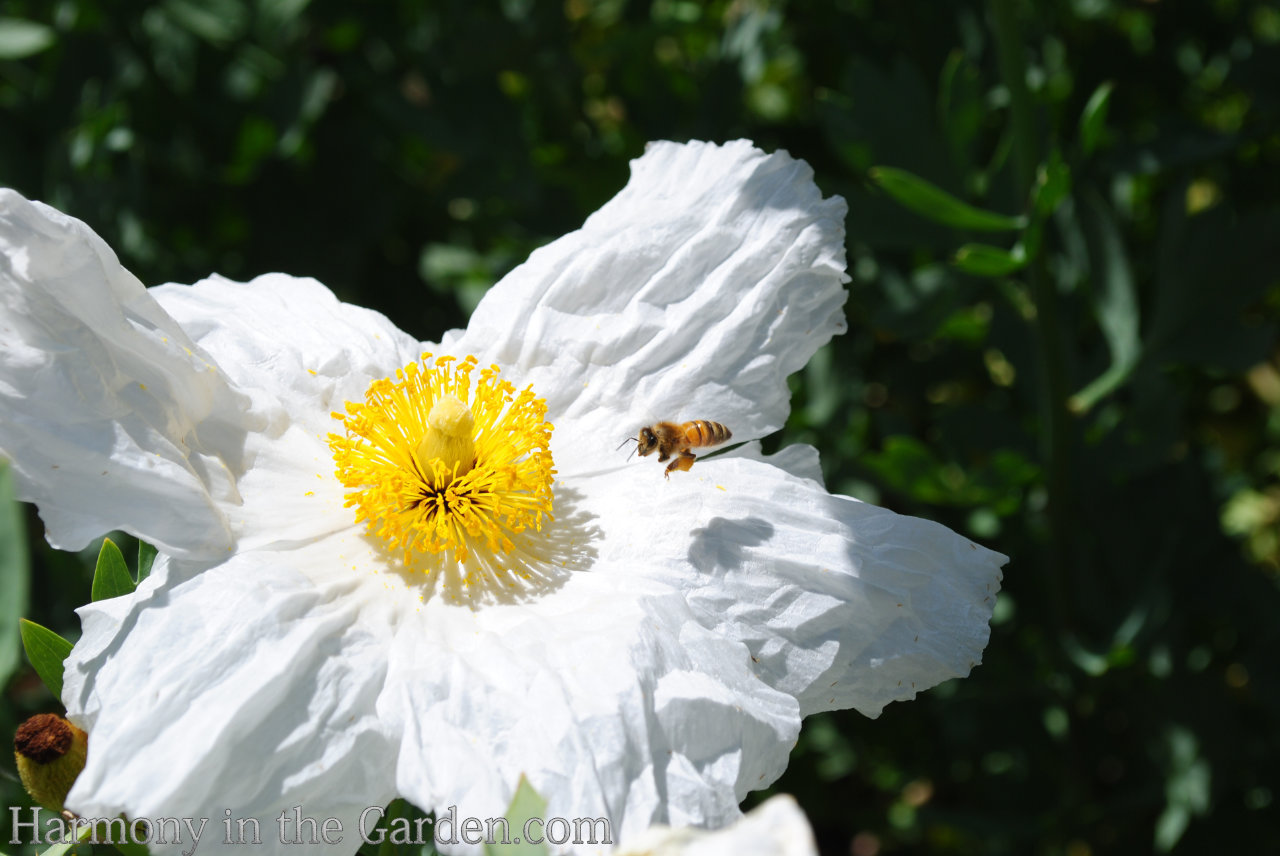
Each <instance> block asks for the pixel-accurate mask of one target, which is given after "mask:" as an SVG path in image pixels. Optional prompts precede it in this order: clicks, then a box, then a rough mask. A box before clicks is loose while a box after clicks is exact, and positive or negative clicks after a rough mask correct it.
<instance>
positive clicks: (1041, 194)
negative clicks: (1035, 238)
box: [1035, 148, 1071, 217]
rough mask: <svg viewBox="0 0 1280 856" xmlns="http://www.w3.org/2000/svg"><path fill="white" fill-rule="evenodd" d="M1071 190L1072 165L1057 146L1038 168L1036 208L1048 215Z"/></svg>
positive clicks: (1042, 214)
mask: <svg viewBox="0 0 1280 856" xmlns="http://www.w3.org/2000/svg"><path fill="white" fill-rule="evenodd" d="M1070 192H1071V167H1069V166H1067V165H1066V163H1065V162H1064V161H1063V160H1062V154H1061V153H1060V152H1059V151H1058V150H1057V149H1056V148H1055V149H1054V150H1053V151H1052V152H1051V153H1050V154H1049V160H1048V161H1046V162H1045V163H1043V164H1041V165H1040V168H1039V169H1038V170H1036V186H1035V196H1036V210H1037V211H1038V212H1040V216H1042V217H1048V216H1049V215H1050V214H1052V213H1053V212H1054V210H1055V209H1056V208H1057V207H1058V206H1059V205H1060V204H1061V203H1062V200H1063V199H1066V198H1067V194H1069V193H1070Z"/></svg>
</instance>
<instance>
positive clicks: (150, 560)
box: [138, 541, 156, 582]
mask: <svg viewBox="0 0 1280 856" xmlns="http://www.w3.org/2000/svg"><path fill="white" fill-rule="evenodd" d="M155 561H156V548H155V547H152V546H151V545H150V544H148V543H147V542H146V541H139V542H138V582H142V581H143V580H145V579H146V578H147V577H149V576H151V566H152V565H154V564H155Z"/></svg>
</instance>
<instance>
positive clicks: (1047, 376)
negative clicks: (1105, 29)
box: [990, 0, 1071, 631]
mask: <svg viewBox="0 0 1280 856" xmlns="http://www.w3.org/2000/svg"><path fill="white" fill-rule="evenodd" d="M1015 2H1016V0H991V5H990V9H991V19H992V23H993V26H994V30H995V40H996V50H997V52H998V54H999V60H1000V74H1001V76H1002V77H1003V78H1004V83H1005V86H1006V87H1008V89H1009V114H1010V122H1011V124H1012V126H1013V168H1014V174H1015V180H1016V185H1015V186H1016V188H1017V191H1018V194H1019V195H1020V196H1021V198H1022V199H1024V200H1028V202H1029V200H1030V199H1031V190H1032V186H1033V182H1034V181H1035V171H1036V166H1037V164H1039V162H1040V160H1041V158H1040V156H1039V142H1038V140H1037V137H1036V128H1035V115H1034V110H1033V106H1032V103H1031V93H1030V92H1028V90H1027V62H1026V50H1025V48H1024V46H1023V44H1022V36H1021V34H1020V32H1019V30H1018V18H1017V12H1016V9H1015ZM1032 228H1035V227H1034V226H1033V227H1032ZM1028 280H1029V284H1030V286H1031V298H1032V301H1033V302H1034V303H1035V308H1036V317H1035V328H1034V329H1035V339H1036V356H1037V362H1038V363H1039V368H1040V375H1041V379H1042V383H1041V390H1040V392H1041V394H1040V402H1039V406H1040V424H1041V432H1042V433H1041V438H1040V440H1041V458H1042V460H1043V462H1044V465H1045V470H1046V487H1047V489H1048V491H1049V507H1048V515H1049V536H1050V543H1049V551H1048V565H1047V570H1048V579H1046V581H1045V582H1046V587H1047V589H1048V591H1047V595H1048V599H1049V603H1050V610H1051V614H1052V615H1053V619H1054V622H1055V624H1057V626H1058V630H1059V631H1064V630H1066V626H1067V623H1068V620H1067V611H1066V610H1067V604H1068V600H1067V598H1066V591H1065V584H1064V580H1065V574H1066V568H1067V565H1068V562H1067V559H1068V550H1069V546H1070V544H1071V533H1070V530H1069V527H1068V525H1067V520H1068V518H1067V512H1068V510H1069V509H1070V507H1071V501H1070V498H1069V497H1070V481H1069V476H1068V473H1069V464H1068V455H1069V453H1070V447H1069V444H1068V435H1067V432H1068V422H1067V397H1068V395H1069V391H1068V387H1067V377H1066V369H1065V365H1064V362H1063V358H1062V354H1063V349H1062V339H1061V328H1060V327H1059V323H1058V304H1057V294H1056V292H1055V290H1054V288H1053V285H1052V283H1051V282H1050V281H1049V276H1048V272H1047V269H1046V267H1045V263H1044V253H1043V251H1041V252H1040V253H1038V254H1037V255H1036V258H1035V259H1034V260H1033V262H1032V263H1031V265H1030V266H1029V268H1028Z"/></svg>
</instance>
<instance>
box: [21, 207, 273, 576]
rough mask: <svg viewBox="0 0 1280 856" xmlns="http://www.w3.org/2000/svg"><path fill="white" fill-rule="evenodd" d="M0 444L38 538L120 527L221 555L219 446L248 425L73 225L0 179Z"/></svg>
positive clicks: (112, 263) (239, 437)
mask: <svg viewBox="0 0 1280 856" xmlns="http://www.w3.org/2000/svg"><path fill="white" fill-rule="evenodd" d="M0 408H2V415H0V454H3V455H4V456H5V457H7V458H8V459H9V460H10V461H11V462H12V464H13V468H14V472H15V473H16V474H17V483H18V496H19V498H20V499H24V500H27V501H29V502H34V503H36V504H37V505H39V507H40V515H41V517H42V518H43V519H44V522H45V528H46V532H47V534H48V538H49V541H50V543H52V544H53V545H54V546H56V547H61V548H64V549H68V550H77V549H81V548H83V547H85V546H86V545H87V544H88V543H89V541H90V540H92V539H93V538H94V537H96V536H98V535H101V534H102V533H103V532H105V531H109V530H112V529H123V530H125V531H128V532H131V533H133V534H135V535H138V536H139V537H142V538H145V539H146V540H148V541H150V542H151V543H153V544H156V545H158V546H160V547H161V548H162V549H164V550H166V551H167V552H169V553H171V554H177V555H188V556H200V555H203V556H213V555H225V551H226V550H227V549H228V548H229V547H230V545H231V543H232V540H233V535H232V532H231V526H230V524H229V523H228V521H227V520H226V519H225V516H224V514H223V507H224V506H225V504H227V503H229V502H234V499H235V488H234V484H233V476H232V475H231V474H229V473H228V472H226V469H225V468H224V467H223V465H222V462H221V460H220V457H219V456H220V454H221V453H222V451H223V450H225V449H228V448H234V447H236V446H237V445H239V444H242V443H243V438H244V436H245V435H246V433H247V432H249V431H251V430H254V428H255V427H256V426H254V425H253V423H252V420H251V418H250V417H249V415H248V414H247V413H246V412H245V408H244V402H243V399H242V398H241V396H239V395H238V394H237V393H236V392H235V390H234V389H232V388H231V386H230V384H229V383H228V381H227V378H226V377H225V376H224V375H223V374H222V373H221V372H220V371H219V370H218V369H217V367H216V366H214V365H213V364H212V363H210V362H209V361H208V360H207V359H206V358H205V357H204V355H203V354H201V353H199V352H198V351H197V349H196V348H195V346H194V344H193V343H192V342H191V341H190V340H189V339H188V337H187V336H186V335H185V334H184V333H183V332H182V330H181V328H180V327H179V326H178V325H177V324H176V323H175V322H174V321H173V319H172V318H170V317H168V316H167V315H166V314H165V313H164V311H163V310H162V309H161V308H160V307H159V306H158V305H157V304H156V302H155V300H154V299H153V298H152V297H151V296H150V295H149V294H148V293H147V291H146V289H144V288H143V287H142V285H141V283H139V282H138V281H137V279H135V278H134V277H133V275H132V274H130V273H129V272H128V271H126V270H125V269H124V268H123V267H121V266H120V263H119V261H118V260H117V259H116V256H115V254H114V253H113V252H112V251H111V249H110V248H109V247H107V245H106V244H105V243H104V242H103V241H102V239H101V238H99V237H98V236H97V235H95V234H94V233H93V232H92V231H91V230H90V229H89V228H88V227H87V226H85V225H84V224H83V223H81V222H80V221H78V220H75V219H73V218H71V217H67V216H66V215H64V214H61V213H59V212H58V211H55V210H54V209H52V208H50V207H48V206H46V205H42V204H41V203H38V202H29V201H27V200H26V199H23V198H22V197H21V196H19V195H18V194H17V193H15V192H14V191H12V190H4V189H0Z"/></svg>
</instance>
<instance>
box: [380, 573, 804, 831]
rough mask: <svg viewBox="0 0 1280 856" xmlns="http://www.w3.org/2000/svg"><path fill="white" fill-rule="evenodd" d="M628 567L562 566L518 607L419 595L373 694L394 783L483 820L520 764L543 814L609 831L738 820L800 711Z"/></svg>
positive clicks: (678, 600) (776, 770) (779, 755)
mask: <svg viewBox="0 0 1280 856" xmlns="http://www.w3.org/2000/svg"><path fill="white" fill-rule="evenodd" d="M635 561H636V562H641V561H642V560H641V559H638V558H637V559H636V560H635ZM627 570H628V569H625V568H624V569H618V572H616V573H597V572H594V571H593V572H589V573H580V574H574V575H573V576H572V578H571V579H570V580H569V581H568V582H567V583H566V585H565V586H564V588H562V589H560V590H558V591H555V592H553V593H549V594H546V595H544V596H542V597H541V598H540V599H539V600H538V601H537V602H536V603H535V604H532V605H529V606H519V605H510V606H497V607H488V608H485V609H481V610H476V611H474V612H472V611H469V610H464V609H458V608H457V607H453V606H447V605H443V604H440V603H439V602H438V601H431V602H429V603H427V604H426V605H424V607H423V609H422V611H421V615H420V616H419V617H418V620H417V621H414V622H409V621H406V622H404V623H403V624H401V625H400V627H399V628H398V632H397V636H396V640H395V644H394V646H393V649H392V653H391V661H390V668H389V674H388V680H387V690H386V693H385V694H384V697H383V698H382V699H381V700H380V701H379V705H378V709H379V711H380V713H381V714H382V715H383V716H384V718H385V719H387V721H388V722H389V723H390V724H392V725H393V726H395V727H396V728H397V729H398V730H401V731H402V732H403V735H404V737H403V740H404V742H403V745H402V749H401V755H400V759H399V764H398V765H397V785H398V790H399V791H400V793H401V794H403V795H405V796H406V797H408V798H409V799H410V800H411V801H413V802H414V803H415V804H417V805H419V806H421V807H423V808H425V809H427V810H435V811H445V810H447V808H448V806H449V805H453V804H456V805H457V806H458V809H459V813H460V814H466V815H470V816H478V817H485V816H490V815H493V814H495V813H496V814H501V813H502V812H503V811H504V810H505V808H506V805H507V804H508V803H509V801H510V799H511V796H512V794H513V793H514V789H515V787H516V784H517V782H518V780H519V777H520V775H521V774H523V775H525V776H526V777H528V779H529V781H530V783H531V784H532V785H533V787H534V788H535V790H537V791H538V792H539V793H540V794H541V795H542V796H543V797H544V798H546V799H547V802H548V810H547V811H548V815H549V816H558V817H569V818H577V817H592V818H594V817H607V818H609V820H610V822H611V824H612V829H613V834H614V837H615V840H617V839H618V836H620V835H621V836H625V835H630V834H635V833H638V832H639V831H640V830H642V829H645V828H647V827H648V826H650V825H651V824H653V823H654V822H665V823H670V824H677V825H685V824H695V825H707V826H721V825H723V824H725V823H728V822H730V821H732V820H734V819H736V818H737V817H738V816H739V810H738V803H739V802H740V801H741V799H742V798H743V797H744V796H745V795H746V793H747V792H748V791H750V790H752V789H755V788H759V787H764V786H766V785H767V784H768V783H769V782H771V781H773V780H774V779H775V778H776V777H777V776H778V775H780V774H781V772H782V770H783V769H784V768H785V766H786V761H787V757H788V755H789V753H790V750H791V748H792V746H793V745H794V742H795V739H796V736H797V734H798V732H799V712H798V706H797V705H796V703H795V700H794V699H792V698H790V697H788V696H786V695H784V694H781V693H778V692H776V691H773V690H771V689H770V688H769V687H767V686H765V685H764V684H762V683H761V682H760V681H759V680H758V679H757V678H755V677H754V676H753V675H751V673H750V671H749V670H748V668H747V666H748V664H749V658H748V656H747V652H746V650H745V649H744V648H743V646H742V645H740V644H738V643H736V642H732V641H729V640H726V639H724V638H722V637H719V636H717V635H715V634H714V633H711V632H708V631H707V630H706V628H704V627H703V626H701V624H700V623H699V622H698V621H697V620H696V619H695V617H694V616H693V615H692V614H691V612H690V610H689V608H688V606H687V605H686V603H685V602H684V598H683V597H682V596H680V595H679V593H676V592H671V591H669V590H664V588H663V587H659V586H653V585H651V584H648V583H646V582H645V581H644V580H643V578H642V577H641V576H639V575H636V574H627V573H626V571H627ZM575 849H576V851H577V852H596V850H593V849H591V848H590V847H586V848H575ZM453 852H470V851H468V849H467V848H465V847H461V848H459V849H458V850H456V851H453Z"/></svg>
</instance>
